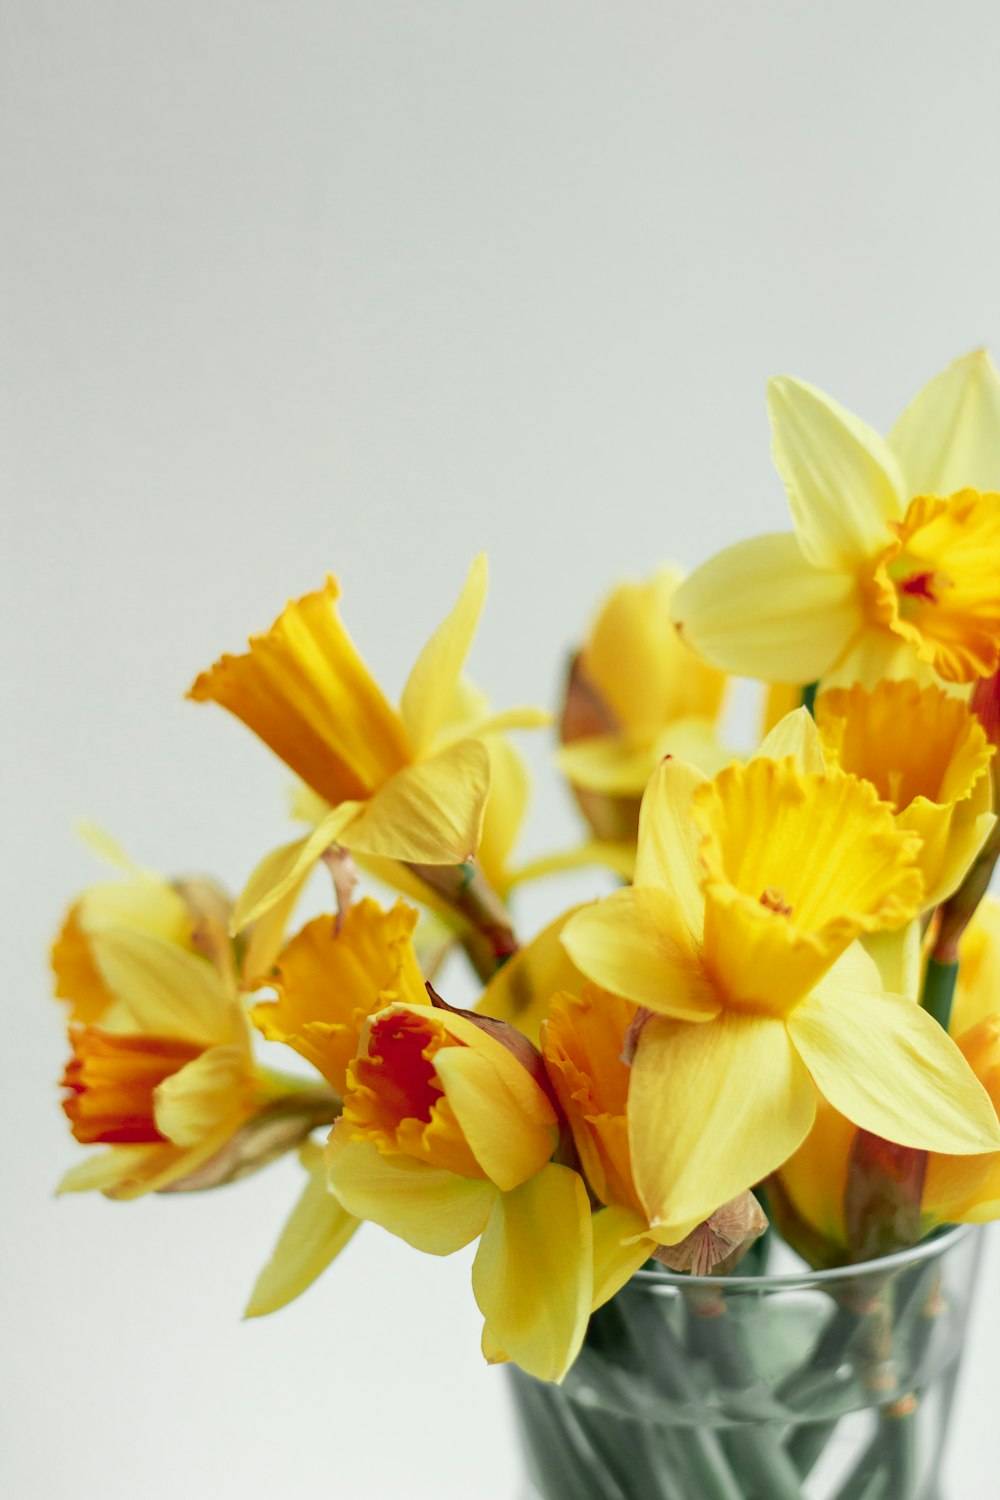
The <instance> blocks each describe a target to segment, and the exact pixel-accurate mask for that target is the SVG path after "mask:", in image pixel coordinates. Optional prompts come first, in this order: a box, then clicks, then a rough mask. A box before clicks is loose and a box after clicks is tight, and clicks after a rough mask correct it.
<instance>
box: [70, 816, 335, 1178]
mask: <svg viewBox="0 0 1000 1500" xmlns="http://www.w3.org/2000/svg"><path fill="white" fill-rule="evenodd" d="M88 840H89V842H90V843H91V844H93V845H94V846H95V847H96V848H97V850H98V852H100V853H101V854H102V855H103V856H104V857H105V858H106V859H107V860H108V861H109V862H110V863H112V864H113V865H115V866H116V867H117V868H118V869H119V870H120V871H121V873H122V874H123V876H125V877H126V878H123V879H120V880H118V881H114V882H105V883H102V884H99V885H95V886H92V887H90V888H89V889H88V890H86V891H85V892H84V893H83V895H82V896H81V897H80V898H79V899H78V900H77V901H76V902H74V904H73V906H72V907H71V909H70V913H69V916H68V918H67V920H66V922H65V923H64V925H63V928H62V931H61V932H60V934H59V936H58V937H57V939H56V942H55V944H54V946H53V952H52V962H53V969H54V971H55V977H56V992H57V995H58V996H59V998H61V999H64V1000H66V1001H68V1002H69V1005H70V1007H71V1010H70V1020H71V1025H70V1043H71V1048H72V1055H71V1057H70V1060H69V1062H68V1064H67V1066H66V1070H65V1073H64V1075H63V1080H62V1082H63V1086H64V1088H65V1089H66V1097H65V1099H64V1105H63V1107H64V1110H65V1112H66V1115H67V1117H68V1118H69V1121H70V1124H71V1127H72V1130H73V1134H74V1136H75V1137H76V1139H77V1140H78V1141H79V1142H80V1143H81V1144H84V1145H97V1144H101V1145H105V1146H107V1147H108V1148H109V1149H108V1150H107V1151H106V1152H104V1153H100V1154H98V1155H96V1156H91V1157H89V1158H88V1159H87V1160H86V1161H84V1162H82V1163H81V1164H80V1165H78V1166H76V1167H74V1168H72V1169H71V1170H70V1171H69V1172H68V1173H67V1174H66V1176H65V1177H64V1178H63V1181H62V1183H61V1185H60V1191H63V1192H71V1191H76V1192H81V1191H86V1190H90V1189H97V1190H100V1191H102V1192H104V1193H105V1194H107V1195H108V1196H109V1197H115V1198H131V1197H137V1196H139V1195H141V1194H143V1193H147V1192H153V1191H157V1192H164V1191H173V1190H177V1188H178V1186H179V1185H181V1184H187V1183H192V1184H193V1182H194V1180H195V1179H198V1180H199V1185H202V1184H204V1185H208V1183H209V1181H212V1182H215V1181H223V1180H231V1178H232V1177H234V1176H237V1175H242V1174H243V1173H245V1172H246V1171H248V1170H251V1169H253V1168H255V1167H256V1166H259V1165H263V1164H264V1162H265V1160H271V1159H272V1158H273V1156H274V1155H276V1154H278V1153H279V1151H280V1150H289V1149H292V1148H293V1147H294V1146H295V1145H296V1144H297V1143H298V1142H299V1141H300V1140H301V1139H302V1138H303V1136H304V1135H306V1134H307V1133H308V1132H309V1130H311V1129H312V1128H314V1126H315V1125H316V1124H317V1123H320V1122H322V1120H323V1119H324V1118H325V1119H326V1120H329V1119H330V1118H331V1117H332V1115H331V1108H330V1106H331V1100H332V1096H331V1094H330V1092H329V1090H327V1089H325V1088H323V1089H322V1090H321V1091H317V1090H310V1088H309V1087H308V1085H305V1084H301V1083H300V1082H299V1081H298V1080H296V1079H280V1078H279V1077H278V1076H277V1075H274V1074H270V1073H268V1072H266V1071H264V1070H262V1069H260V1068H258V1067H257V1065H256V1063H255V1060H254V1056H253V1051H252V1047H251V1035H252V1033H251V1030H250V1027H249V1025H248V1022H247V1018H246V1014H245V1011H244V1007H243V999H242V993H241V989H242V986H243V984H244V983H246V984H251V983H253V981H254V979H255V977H256V975H255V971H254V969H253V963H254V962H255V961H256V960H258V959H259V960H260V961H261V962H262V963H263V964H264V965H266V966H268V967H269V966H270V964H271V962H272V957H273V951H274V943H275V940H276V938H277V936H278V934H276V932H275V930H274V928H273V925H272V926H270V927H269V928H268V930H267V932H266V933H265V934H261V933H260V932H255V933H253V934H252V935H251V937H250V941H249V943H248V944H246V945H245V947H244V948H243V951H242V953H237V951H236V950H235V949H234V947H233V945H232V943H231V941H230V939H229V938H228V935H227V933H226V922H227V918H228V912H229V905H230V903H229V902H228V899H227V898H226V897H225V896H224V894H223V893H222V892H221V891H219V890H218V888H217V887H215V886H213V885H212V884H211V883H210V882H207V881H172V882H168V881H166V880H163V879H162V878H161V877H159V876H156V875H154V874H153V873H152V872H150V871H148V870H145V869H143V868H142V867H141V866H138V865H136V864H135V863H134V861H132V860H129V859H128V858H127V856H125V855H124V854H123V853H122V851H121V850H120V849H119V848H118V846H117V845H116V844H115V843H114V841H113V840H111V839H109V838H108V837H107V835H104V834H98V833H97V832H96V831H93V830H91V831H89V832H88Z"/></svg>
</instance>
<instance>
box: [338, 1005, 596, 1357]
mask: <svg viewBox="0 0 1000 1500" xmlns="http://www.w3.org/2000/svg"><path fill="white" fill-rule="evenodd" d="M501 1038H503V1039H501ZM524 1049H527V1050H526V1051H525V1050H524ZM532 1056H533V1057H534V1059H535V1060H536V1061H537V1067H535V1068H533V1067H532V1066H531V1057H532ZM526 1061H527V1064H528V1065H526ZM558 1138H559V1126H558V1120H557V1116H556V1112H555V1109H554V1108H553V1104H552V1101H551V1099H550V1098H549V1095H548V1093H547V1091H546V1088H545V1086H544V1069H543V1068H542V1065H541V1058H540V1057H538V1054H537V1053H535V1052H534V1049H531V1048H529V1047H528V1044H527V1043H525V1042H523V1040H522V1042H521V1044H520V1046H519V1047H517V1046H515V1048H514V1049H513V1050H512V1047H511V1046H509V1045H507V1037H506V1035H505V1031H504V1028H497V1026H496V1023H490V1022H488V1021H485V1020H483V1019H481V1018H474V1017H472V1016H469V1015H465V1014H462V1013H459V1012H455V1011H451V1010H448V1009H442V1008H438V1007H434V1006H429V1005H423V1006H421V1005H404V1004H401V1003H398V1002H397V1003H395V1004H392V1005H390V1006H388V1007H387V1008H386V1009H384V1010H382V1011H380V1012H379V1013H378V1014H377V1015H375V1016H374V1017H372V1018H371V1019H370V1020H369V1021H368V1023H367V1024H366V1027H365V1031H364V1034H363V1036H362V1041H361V1046H360V1048H359V1052H358V1057H357V1058H356V1059H355V1061H354V1062H353V1063H352V1064H351V1065H350V1067H349V1069H348V1088H347V1093H346V1095H345V1099H344V1113H343V1116H342V1118H341V1119H340V1120H339V1121H338V1122H337V1124H336V1126H335V1128H334V1130H333V1133H332V1135H331V1137H330V1144H329V1147H328V1160H329V1165H330V1182H331V1186H332V1188H333V1191H334V1192H335V1193H336V1195H337V1198H338V1199H339V1200H340V1202H341V1203H342V1204H343V1205H344V1207H345V1208H346V1209H347V1210H348V1211H349V1212H350V1213H352V1214H355V1215H357V1216H358V1217H359V1218H366V1219H372V1220H374V1222H375V1223H377V1224H381V1225H382V1226H383V1227H384V1228H386V1229H388V1230H389V1231H390V1232H391V1233H393V1234H397V1235H399V1236H400V1237H401V1238H402V1239H404V1240H406V1241H407V1242H408V1243H409V1244H411V1245H414V1246H416V1248H417V1249H420V1250H425V1251H428V1252H430V1253H431V1254H434V1255H450V1254H451V1253H452V1252H453V1251H455V1250H458V1249H461V1247H462V1246H463V1245H467V1244H469V1243H470V1242H471V1241H472V1240H474V1239H476V1238H477V1236H478V1237H479V1240H480V1243H479V1248H478V1251H477V1253H476V1258H475V1262H474V1265H473V1272H472V1284H473V1290H474V1292H475V1296H476V1300H477V1302H478V1304H479V1307H480V1311H481V1312H482V1313H483V1316H484V1318H485V1320H486V1326H487V1331H488V1343H489V1344H490V1346H491V1347H492V1348H493V1349H495V1350H497V1351H499V1350H502V1351H503V1356H504V1357H508V1358H511V1359H514V1360H516V1361H517V1363H518V1364H520V1365H522V1367H523V1368H524V1369H526V1370H529V1371H530V1372H531V1373H532V1374H534V1375H537V1376H538V1377H539V1378H540V1379H545V1380H557V1379H561V1378H562V1375H563V1374H564V1373H565V1371H566V1370H567V1369H568V1368H569V1366H570V1364H571V1363H572V1361H573V1359H574V1358H575V1357H576V1354H577V1352H578V1350H579V1348H580V1344H581V1343H582V1340H583V1334H584V1331H585V1329H586V1324H587V1319H588V1317H589V1314H590V1308H591V1300H592V1292H593V1239H592V1231H591V1222H590V1206H589V1203H588V1199H587V1193H586V1189H585V1188H584V1185H583V1182H582V1180H581V1179H580V1177H579V1175H578V1174H577V1173H576V1172H574V1171H572V1170H571V1169H570V1168H569V1167H564V1166H560V1165H558V1164H556V1163H555V1162H553V1161H552V1160H551V1157H552V1154H553V1152H554V1150H555V1147H556V1145H557V1142H558Z"/></svg>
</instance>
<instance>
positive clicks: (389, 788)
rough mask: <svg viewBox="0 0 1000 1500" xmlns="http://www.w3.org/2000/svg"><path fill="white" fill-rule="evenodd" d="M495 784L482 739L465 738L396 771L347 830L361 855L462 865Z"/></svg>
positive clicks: (345, 834)
mask: <svg viewBox="0 0 1000 1500" xmlns="http://www.w3.org/2000/svg"><path fill="white" fill-rule="evenodd" d="M489 785H490V758H489V752H488V751H487V749H486V746H485V745H484V744H483V743H482V741H481V740H460V741H459V742H458V744H455V745H451V746H449V748H448V749H447V750H442V751H441V752H440V753H439V754H438V755H434V756H431V757H430V758H429V759H428V760H425V761H422V762H421V763H420V764H419V765H415V766H406V767H404V769H403V770H402V771H397V772H396V774H395V776H392V777H391V778H390V779H389V780H388V781H387V782H386V783H385V785H384V786H383V787H381V788H380V789H379V790H378V791H377V792H376V793H375V795H374V796H373V797H372V798H371V799H370V800H369V801H368V802H367V803H366V804H365V806H364V808H363V809H362V811H361V812H360V813H359V814H358V816H357V817H356V818H354V819H353V820H352V822H351V824H350V826H349V827H348V828H346V829H344V831H343V835H342V841H343V843H344V845H345V846H346V847H347V848H348V849H350V850H352V851H354V850H356V851H357V852H358V853H359V854H373V855H381V856H384V857H385V858H388V859H398V860H403V861H405V862H407V863H410V864H420V865H460V864H462V863H463V862H464V861H465V860H467V859H469V858H471V857H472V855H474V854H475V852H476V850H477V848H478V846H479V837H480V833H481V831H482V825H483V812H484V809H485V806H486V796H487V793H488V791H489Z"/></svg>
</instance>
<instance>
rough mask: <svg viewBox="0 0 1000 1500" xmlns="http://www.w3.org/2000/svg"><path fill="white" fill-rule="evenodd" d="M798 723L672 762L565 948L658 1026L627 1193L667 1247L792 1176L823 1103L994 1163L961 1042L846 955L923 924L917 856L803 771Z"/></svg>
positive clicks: (644, 1052) (832, 785)
mask: <svg viewBox="0 0 1000 1500" xmlns="http://www.w3.org/2000/svg"><path fill="white" fill-rule="evenodd" d="M799 723H800V715H792V716H789V718H788V719H786V720H784V721H782V723H781V724H780V725H779V726H778V727H777V729H775V730H774V731H773V732H772V735H771V736H769V738H768V740H767V741H765V744H764V745H763V746H762V748H761V753H760V754H759V755H758V756H757V757H756V758H755V759H753V760H751V761H750V763H749V764H748V765H746V766H741V765H734V766H731V767H729V768H727V769H726V770H724V771H722V772H720V773H719V774H718V775H717V776H716V777H715V778H714V780H711V781H709V780H706V779H705V778H704V777H703V776H702V775H701V774H700V773H699V772H697V771H696V770H694V768H692V767H690V766H686V765H684V764H683V763H680V762H677V761H673V760H668V761H666V762H665V763H664V764H663V765H662V766H661V767H660V769H659V770H658V771H657V773H656V775H655V776H654V777H653V779H652V781H651V782H650V785H649V788H648V790H647V792H646V795H645V797H644V799H643V806H642V814H641V819H640V828H639V847H638V855H637V862H636V879H635V884H634V886H633V887H632V888H631V889H629V890H623V891H617V892H615V893H614V894H613V895H611V896H608V897H606V898H605V899H604V900H602V901H600V902H598V903H596V905H594V906H591V907H589V908H586V909H584V910H583V911H581V912H579V913H577V915H576V916H574V917H573V918H572V919H571V920H570V922H569V923H568V924H567V926H566V930H565V933H564V942H565V944H566V946H567V949H568V951H569V953H570V956H571V958H572V959H573V961H574V963H575V964H576V965H577V967H578V968H580V969H581V970H582V971H583V972H584V973H585V974H587V975H588V976H589V977H590V978H591V979H592V980H593V981H594V982H595V983H596V984H598V985H600V986H601V987H602V988H604V989H606V990H610V991H612V992H614V993H617V994H620V995H623V996H625V997H626V998H627V999H629V1000H632V1001H633V1002H635V1003H636V1004H637V1005H640V1006H642V1007H644V1008H645V1009H646V1010H647V1011H649V1012H650V1013H651V1015H650V1018H649V1019H648V1021H647V1022H646V1024H645V1025H644V1026H643V1027H642V1030H641V1032H640V1034H639V1038H638V1043H637V1046H636V1051H635V1057H634V1060H633V1063H632V1076H631V1081H630V1086H629V1100H628V1128H629V1140H630V1146H631V1158H632V1164H633V1172H634V1177H635V1184H636V1188H637V1191H638V1194H639V1197H640V1200H641V1201H642V1204H643V1206H644V1209H645V1211H646V1213H647V1216H648V1220H649V1223H650V1224H651V1225H652V1226H653V1227H654V1228H655V1229H656V1230H657V1231H658V1232H660V1231H662V1237H663V1238H665V1239H666V1238H668V1236H673V1238H674V1239H681V1238H683V1237H684V1235H685V1234H687V1233H688V1232H689V1231H690V1230H691V1229H692V1228H693V1227H694V1226H695V1225H696V1224H697V1223H699V1222H701V1221H702V1220H704V1219H705V1218H707V1217H708V1215H709V1214H710V1213H711V1212H712V1210H713V1209H715V1208H717V1207H718V1205H719V1204H721V1203H725V1202H727V1201H729V1200H730V1199H732V1198H734V1197H736V1196H737V1195H738V1194H739V1193H741V1192H743V1191H744V1190H745V1189H746V1188H748V1187H750V1186H751V1185H752V1184H753V1183H755V1182H758V1181H760V1180H761V1179H762V1178H763V1177H765V1176H767V1174H768V1173H769V1172H771V1171H773V1170H774V1169H775V1168H776V1167H777V1166H779V1165H780V1164H781V1162H783V1161H785V1160H786V1159H787V1158H788V1157H789V1156H790V1155H791V1153H792V1152H793V1151H794V1150H795V1149H796V1147H797V1146H799V1145H800V1144H801V1142H802V1140H803V1139H804V1138H805V1136H806V1135H807V1134H808V1132H809V1130H810V1128H811V1126H812V1122H813V1118H814V1116H815V1113H816V1107H817V1100H818V1099H819V1098H820V1097H823V1098H825V1099H827V1100H828V1101H829V1102H831V1103H832V1104H834V1105H835V1106H836V1107H837V1108H838V1109H840V1110H841V1111H842V1112H843V1113H844V1114H845V1115H847V1116H848V1117H849V1118H850V1119H852V1120H853V1121H854V1122H855V1123H856V1124H858V1125H860V1126H862V1127H863V1128H865V1129H867V1130H870V1131H873V1132H874V1133H876V1134H879V1135H882V1136H884V1137H885V1138H886V1139H889V1140H895V1141H898V1142H900V1143H902V1144H906V1145H915V1146H918V1147H925V1148H929V1149H938V1150H946V1151H950V1152H953V1153H956V1154H962V1153H967V1152H979V1151H987V1150H991V1149H995V1148H996V1147H997V1146H1000V1125H998V1122H997V1118H996V1113H995V1111H994V1109H993V1107H992V1105H991V1103H990V1101H989V1099H988V1098H987V1096H986V1094H985V1093H984V1091H983V1089H982V1086H981V1085H980V1084H979V1083H978V1082H977V1081H976V1079H975V1077H974V1076H973V1074H972V1072H971V1070H970V1069H969V1067H968V1065H967V1064H966V1063H965V1062H964V1060H963V1059H962V1057H961V1056H960V1054H959V1053H958V1051H957V1049H956V1048H955V1045H954V1043H953V1042H951V1041H950V1040H949V1038H948V1037H947V1036H946V1035H945V1034H944V1033H943V1032H942V1031H941V1029H940V1027H938V1026H937V1024H936V1023H935V1022H934V1021H933V1019H932V1018H931V1017H930V1016H929V1015H927V1014H926V1012H924V1011H922V1010H920V1008H919V1007H918V1006H916V1005H914V1004H913V1003H912V1002H911V1001H909V1000H906V999H904V998H902V997H901V996H895V995H891V994H886V993H884V992H883V991H882V990H881V987H880V984H879V980H878V975H877V971H876V969H875V967H874V965H873V963H872V962H871V960H869V959H868V958H867V957H866V956H865V955H864V953H863V952H862V950H861V949H860V947H859V946H858V945H857V944H855V942H854V940H855V939H856V938H857V937H858V936H859V935H860V934H862V933H864V932H871V931H875V930H879V929H884V928H890V929H891V928H895V927H898V926H901V925H902V924H903V923H904V922H905V921H906V920H907V919H908V918H909V917H911V916H912V915H913V914H914V913H915V912H916V911H917V910H918V908H919V906H920V904H921V899H922V895H923V883H922V880H921V877H920V874H919V871H918V870H917V868H916V865H915V860H916V855H917V848H918V844H919V840H918V839H917V837H916V836H915V835H914V834H912V833H909V832H906V831H903V830H900V829H897V828H896V826H895V824H894V823H893V819H892V813H891V811H890V809H889V808H888V807H886V806H885V805H884V804H882V803H881V802H880V801H879V800H878V797H877V795H876V792H875V790H874V788H873V787H872V786H870V785H869V784H867V783H865V782H863V781H861V780H859V779H858V778H857V777H854V776H848V775H846V774H844V773H842V772H839V771H837V770H832V771H828V772H827V773H825V774H820V773H818V772H816V771H803V770H802V769H800V767H799V765H798V764H797V763H796V760H795V758H794V753H795V751H796V750H797V749H798V748H799V742H800V741H801V735H800V731H799ZM807 751H808V747H807ZM774 756H777V757H779V758H772V757H774Z"/></svg>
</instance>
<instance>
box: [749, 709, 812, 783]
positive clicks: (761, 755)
mask: <svg viewBox="0 0 1000 1500" xmlns="http://www.w3.org/2000/svg"><path fill="white" fill-rule="evenodd" d="M787 756H791V757H792V759H793V760H794V761H795V764H796V765H797V766H798V768H799V770H800V771H802V772H804V773H805V774H806V775H814V776H822V775H823V774H824V773H825V771H826V757H825V756H824V754H823V746H822V743H821V742H820V737H819V730H818V729H817V728H816V721H815V719H814V718H813V716H812V714H811V713H810V712H809V710H808V709H807V708H796V709H794V710H793V711H792V712H791V713H789V714H785V716H784V718H783V719H779V720H778V722H777V724H775V726H774V728H773V729H772V730H771V732H770V733H769V734H768V735H767V736H766V737H765V738H764V740H763V741H762V743H761V745H760V748H759V749H757V750H755V751H754V753H753V755H752V756H751V757H750V758H751V760H784V759H785V758H786V757H787Z"/></svg>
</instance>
